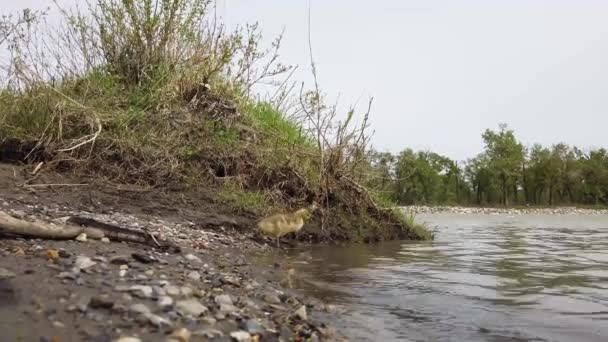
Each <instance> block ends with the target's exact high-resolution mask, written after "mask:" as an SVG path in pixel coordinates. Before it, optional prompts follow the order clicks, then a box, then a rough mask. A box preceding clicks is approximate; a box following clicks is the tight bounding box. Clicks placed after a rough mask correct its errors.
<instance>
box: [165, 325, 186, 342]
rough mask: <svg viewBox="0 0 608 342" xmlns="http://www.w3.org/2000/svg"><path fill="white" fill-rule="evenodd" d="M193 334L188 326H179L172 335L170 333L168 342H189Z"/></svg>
mask: <svg viewBox="0 0 608 342" xmlns="http://www.w3.org/2000/svg"><path fill="white" fill-rule="evenodd" d="M191 336H192V333H191V332H190V330H188V329H186V328H179V329H177V330H174V331H173V332H172V333H171V335H169V338H168V340H167V342H189V341H190V337H191Z"/></svg>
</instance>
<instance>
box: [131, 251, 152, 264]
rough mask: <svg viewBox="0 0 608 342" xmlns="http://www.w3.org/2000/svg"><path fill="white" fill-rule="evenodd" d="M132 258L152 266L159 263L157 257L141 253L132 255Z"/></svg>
mask: <svg viewBox="0 0 608 342" xmlns="http://www.w3.org/2000/svg"><path fill="white" fill-rule="evenodd" d="M131 257H133V259H135V260H137V261H139V262H141V263H142V264H152V263H155V262H158V259H156V258H155V257H153V256H150V255H146V254H141V253H133V254H131Z"/></svg>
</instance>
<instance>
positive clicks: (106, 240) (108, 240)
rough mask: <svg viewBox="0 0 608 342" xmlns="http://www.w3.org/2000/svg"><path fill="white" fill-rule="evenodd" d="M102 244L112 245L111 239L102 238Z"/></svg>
mask: <svg viewBox="0 0 608 342" xmlns="http://www.w3.org/2000/svg"><path fill="white" fill-rule="evenodd" d="M101 242H103V243H110V239H108V238H107V237H102V238H101Z"/></svg>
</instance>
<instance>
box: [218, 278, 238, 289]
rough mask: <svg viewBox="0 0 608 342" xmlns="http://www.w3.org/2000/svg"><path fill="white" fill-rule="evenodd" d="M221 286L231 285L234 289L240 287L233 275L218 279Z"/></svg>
mask: <svg viewBox="0 0 608 342" xmlns="http://www.w3.org/2000/svg"><path fill="white" fill-rule="evenodd" d="M220 281H221V282H222V284H228V285H232V286H234V287H241V282H240V281H239V279H238V278H237V277H236V276H233V275H225V276H223V277H221V278H220Z"/></svg>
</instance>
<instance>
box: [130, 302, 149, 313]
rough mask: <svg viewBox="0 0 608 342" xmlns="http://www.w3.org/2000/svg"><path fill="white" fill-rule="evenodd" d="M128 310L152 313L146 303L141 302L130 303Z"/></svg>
mask: <svg viewBox="0 0 608 342" xmlns="http://www.w3.org/2000/svg"><path fill="white" fill-rule="evenodd" d="M129 311H131V312H135V313H137V314H141V315H149V314H151V313H152V311H151V310H150V308H148V307H147V306H146V305H144V304H141V303H137V304H133V305H131V306H130V307H129Z"/></svg>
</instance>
